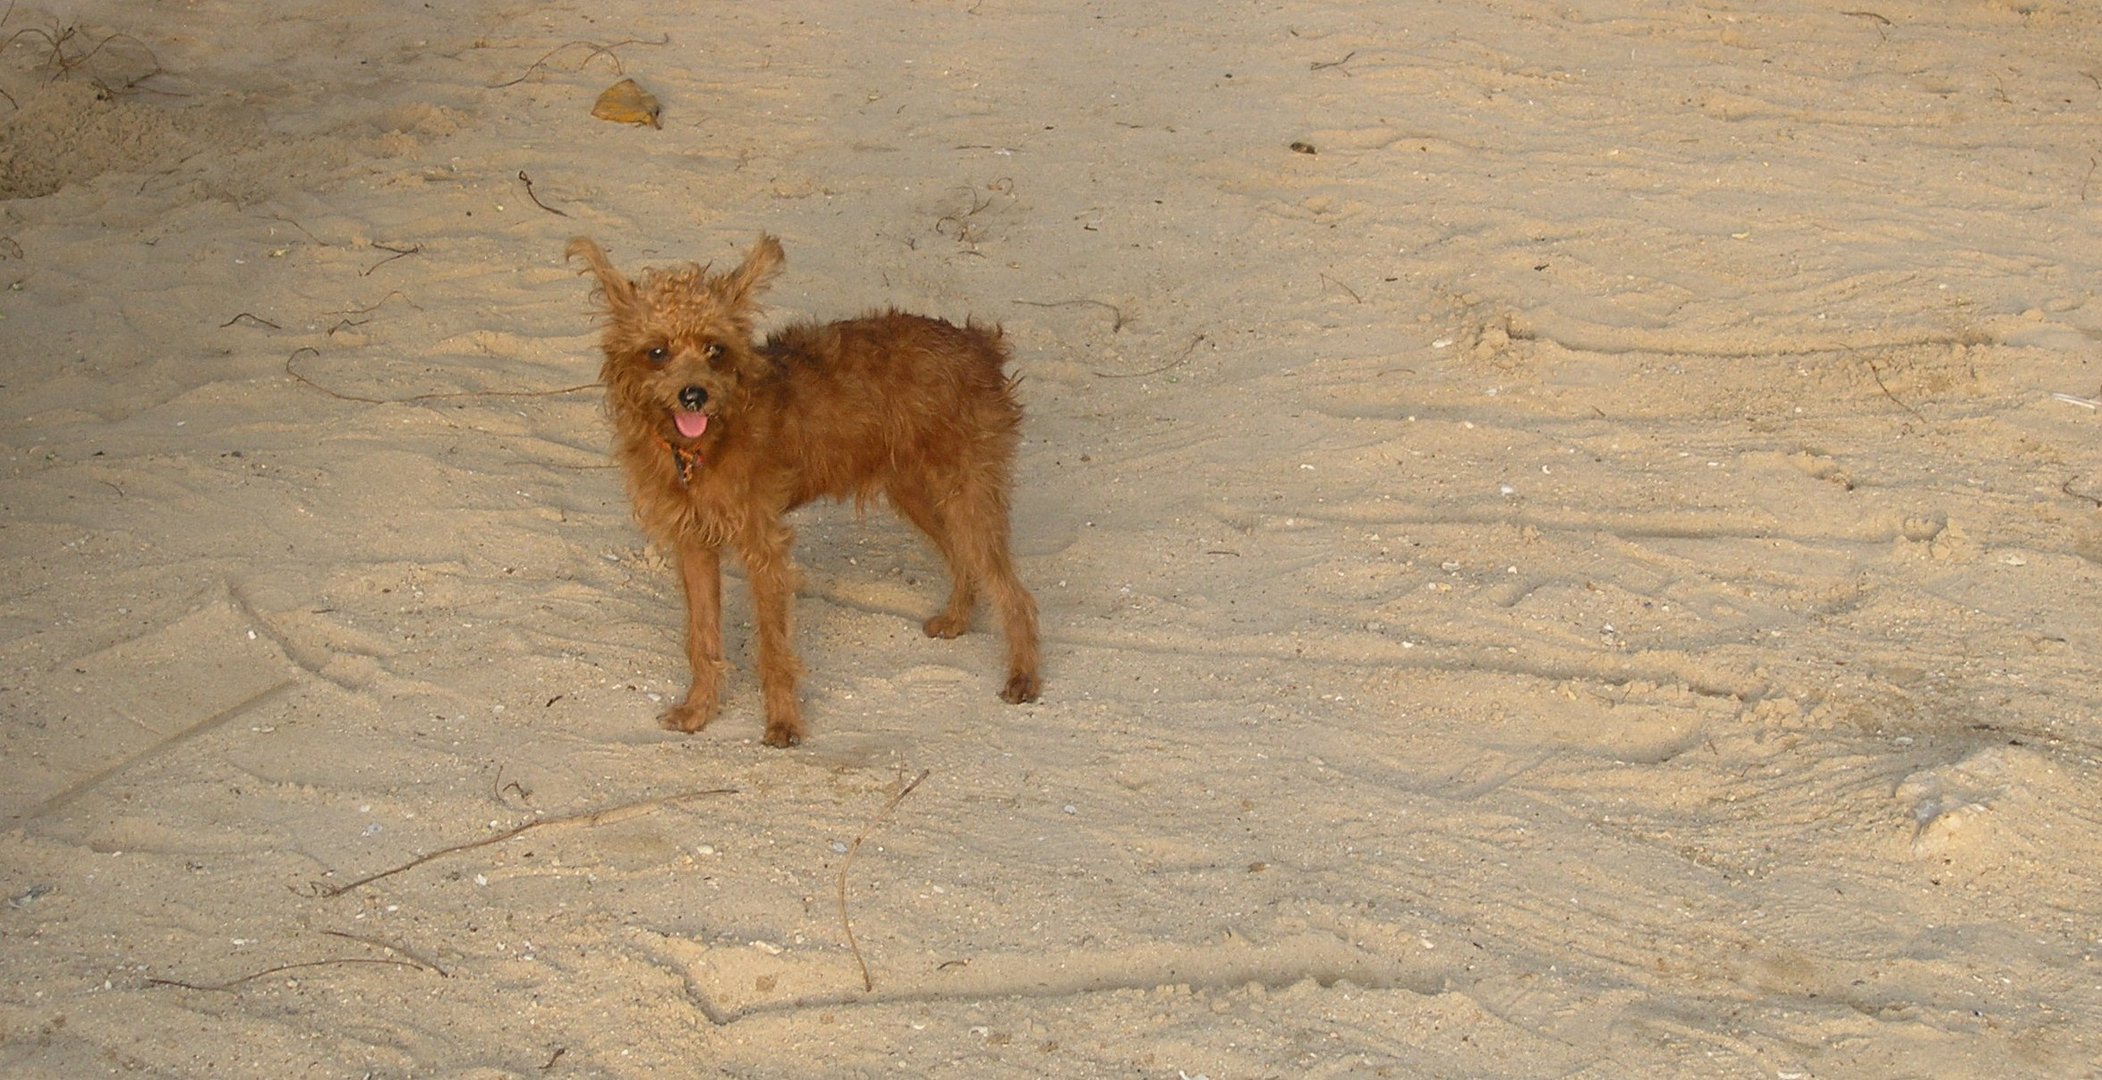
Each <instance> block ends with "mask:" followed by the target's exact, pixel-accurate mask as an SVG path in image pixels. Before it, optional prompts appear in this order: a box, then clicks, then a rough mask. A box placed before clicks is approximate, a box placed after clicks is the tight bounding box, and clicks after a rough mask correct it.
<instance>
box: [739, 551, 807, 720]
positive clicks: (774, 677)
mask: <svg viewBox="0 0 2102 1080" xmlns="http://www.w3.org/2000/svg"><path fill="white" fill-rule="evenodd" d="M753 532H754V534H755V535H752V536H749V537H747V539H746V543H745V545H744V563H745V573H746V576H747V577H748V578H749V579H750V582H751V586H752V608H753V614H754V615H755V617H756V621H757V623H758V628H757V629H758V638H759V688H760V690H761V692H762V693H763V694H764V696H765V697H766V740H765V741H766V745H768V746H794V745H796V744H797V743H800V742H802V741H803V710H802V708H801V706H799V705H797V704H796V680H797V679H798V678H800V677H801V676H802V674H803V665H802V664H801V662H799V661H798V660H797V659H796V652H795V644H794V642H793V641H792V640H791V639H790V637H789V615H790V609H791V608H793V607H794V605H795V594H796V569H795V564H794V563H793V562H792V561H791V560H790V558H789V546H790V545H791V544H792V543H793V542H794V539H795V533H794V532H793V531H792V530H790V529H789V527H788V526H786V525H782V524H779V523H778V522H777V523H774V524H770V525H761V526H757V527H755V529H754V530H753Z"/></svg>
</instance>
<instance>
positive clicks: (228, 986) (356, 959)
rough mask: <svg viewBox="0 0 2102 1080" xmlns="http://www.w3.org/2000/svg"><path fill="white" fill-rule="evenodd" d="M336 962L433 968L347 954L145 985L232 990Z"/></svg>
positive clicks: (159, 981) (158, 981) (166, 980)
mask: <svg viewBox="0 0 2102 1080" xmlns="http://www.w3.org/2000/svg"><path fill="white" fill-rule="evenodd" d="M336 964H385V965H387V966H389V967H405V968H414V969H416V970H418V971H424V970H435V969H427V968H425V966H424V965H422V964H412V963H410V962H408V961H407V960H380V959H375V958H373V957H369V956H347V957H339V958H337V959H334V960H308V961H307V962H305V963H302V964H279V965H278V966H276V967H273V968H264V969H263V970H261V971H252V972H249V973H248V974H246V975H243V976H241V977H240V978H238V979H231V980H228V981H226V982H223V983H193V982H184V981H182V980H181V979H147V980H146V985H148V986H180V987H182V988H183V989H185V990H232V989H233V988H234V987H236V986H239V985H241V984H242V983H246V982H254V981H255V980H257V979H260V978H263V977H265V976H269V975H276V974H278V973H280V972H285V971H298V970H299V969H300V968H314V967H330V966H333V965H336ZM441 974H442V973H441Z"/></svg>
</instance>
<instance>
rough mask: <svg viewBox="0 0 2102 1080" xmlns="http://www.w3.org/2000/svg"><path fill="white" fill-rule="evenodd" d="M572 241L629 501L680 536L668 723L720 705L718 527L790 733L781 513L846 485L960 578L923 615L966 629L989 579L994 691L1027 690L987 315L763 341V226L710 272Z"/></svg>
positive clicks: (1004, 390)
mask: <svg viewBox="0 0 2102 1080" xmlns="http://www.w3.org/2000/svg"><path fill="white" fill-rule="evenodd" d="M569 255H570V257H571V258H575V257H577V256H582V257H583V258H584V261H586V262H588V263H590V264H591V271H592V273H593V274H595V275H597V277H598V289H597V295H598V296H599V298H600V299H602V300H603V301H604V303H605V308H606V313H607V315H608V316H609V317H610V318H609V321H608V322H607V324H606V332H605V340H604V348H605V353H606V360H605V364H604V366H603V367H602V368H601V370H600V376H599V377H600V379H601V380H602V381H603V382H604V383H605V385H606V411H607V413H608V415H609V416H610V418H611V420H612V424H613V436H614V456H615V457H616V458H617V459H618V460H619V461H620V463H621V466H622V468H623V470H624V471H625V472H626V474H627V484H628V495H629V497H630V498H631V499H632V500H633V501H634V505H635V518H636V520H637V521H638V522H639V523H641V525H642V528H643V531H644V532H646V533H648V534H649V536H650V537H651V538H652V539H654V540H656V541H657V542H658V543H659V544H660V545H662V546H664V547H666V548H669V549H671V550H672V551H674V552H675V553H676V554H677V558H678V563H679V576H680V577H681V578H682V579H683V580H684V582H685V586H686V658H687V660H688V661H689V662H690V663H691V664H692V667H693V687H692V689H691V690H689V691H688V692H687V694H686V697H685V699H684V700H682V701H680V702H679V703H678V704H676V705H674V706H672V707H671V709H670V711H668V712H666V713H665V714H664V718H663V723H664V726H665V727H667V728H672V729H674V730H677V731H699V730H700V729H701V728H703V727H705V726H707V723H708V721H710V720H712V719H714V718H715V712H716V707H717V704H718V702H719V701H720V698H721V693H722V679H723V669H724V665H723V646H722V617H721V607H722V573H721V557H720V552H721V550H722V548H723V547H724V546H726V545H727V546H729V547H732V548H735V549H736V551H737V554H738V556H739V557H740V558H741V559H742V561H743V562H744V566H745V572H746V575H747V577H748V579H749V581H750V583H751V589H752V602H753V606H754V607H755V608H757V609H758V610H757V615H758V639H759V683H760V687H761V689H762V690H763V692H764V694H765V697H766V742H767V745H769V746H793V745H795V744H796V743H798V742H800V741H802V738H803V717H802V710H801V708H800V707H799V706H798V705H797V703H796V677H797V675H798V674H799V673H800V672H801V665H800V664H799V663H798V662H797V661H796V657H795V652H794V651H793V648H792V647H791V645H790V643H789V629H788V624H789V607H790V603H791V601H792V600H793V598H794V594H795V581H796V579H795V568H794V565H793V564H792V562H791V561H790V558H789V546H790V544H791V543H792V542H793V540H794V537H795V534H794V532H793V531H792V530H791V529H790V528H789V526H788V522H787V520H786V518H787V515H788V512H789V511H790V510H793V509H795V508H796V507H798V506H801V505H803V504H804V503H807V502H809V501H811V500H812V499H815V498H817V497H819V496H830V497H833V498H839V499H844V498H847V497H850V496H851V497H852V498H853V499H854V500H855V502H856V503H857V504H858V503H864V502H866V501H867V500H868V499H870V498H872V497H874V496H876V495H878V494H880V495H882V496H884V497H885V498H887V499H888V500H890V504H891V506H892V507H894V508H896V509H897V511H898V512H899V514H901V515H903V516H904V517H905V519H906V520H908V521H910V522H912V523H913V524H914V525H916V526H918V527H919V529H920V531H922V532H924V533H926V534H927V535H928V537H930V538H931V539H932V540H933V541H934V545H935V547H936V548H938V549H939V550H940V551H941V554H942V557H943V559H944V560H945V561H946V562H947V563H948V566H949V573H950V576H951V577H952V579H953V581H954V587H953V588H952V590H951V591H950V593H949V605H948V607H946V608H944V609H943V610H942V612H941V613H940V614H938V615H935V616H934V617H933V618H931V619H928V620H927V622H926V625H925V629H926V631H927V634H928V635H929V636H931V637H943V638H948V637H955V636H956V635H958V634H961V633H963V632H964V630H965V628H966V627H967V626H969V624H970V621H971V610H972V608H973V607H974V606H975V604H976V602H977V597H978V591H979V589H981V588H983V589H984V590H985V591H986V592H987V593H989V594H990V597H991V600H992V607H993V610H994V611H995V612H996V613H998V615H999V617H1000V622H1001V625H1002V627H1003V629H1004V631H1005V633H1006V635H1007V685H1006V687H1005V688H1003V689H1002V690H1001V691H1000V696H1001V697H1002V698H1003V699H1005V700H1007V701H1009V702H1016V703H1019V702H1024V701H1034V700H1036V696H1037V692H1038V690H1039V689H1040V688H1041V686H1042V682H1041V680H1040V679H1039V678H1038V677H1037V671H1036V665H1037V642H1036V601H1035V600H1034V599H1033V598H1031V597H1030V595H1029V590H1028V589H1026V588H1023V586H1022V582H1021V579H1019V578H1017V577H1016V576H1015V570H1014V559H1013V556H1012V555H1011V554H1010V553H1009V550H1008V542H1007V537H1008V524H1007V496H1008V489H1009V485H1010V476H1011V473H1012V471H1013V464H1014V453H1015V444H1016V443H1017V442H1018V441H1019V439H1020V426H1021V422H1022V408H1021V406H1020V405H1019V404H1017V403H1016V402H1015V398H1014V391H1013V384H1012V383H1011V382H1010V381H1009V379H1008V378H1007V376H1006V375H1005V374H1003V373H1002V371H1001V368H1002V366H1003V365H1004V364H1005V363H1006V361H1007V349H1006V347H1005V345H1003V344H1002V342H1001V340H1000V331H999V330H998V329H997V328H995V329H992V330H987V329H984V328H982V327H980V326H977V325H976V324H966V325H964V326H962V327H957V326H954V325H951V324H950V323H946V322H942V321H940V320H937V319H928V318H923V317H921V316H918V315H906V314H901V313H898V312H895V311H893V312H890V313H887V314H881V315H871V316H869V317H867V318H861V319H851V320H848V321H845V322H835V323H826V324H822V325H820V324H815V323H803V324H798V325H795V326H790V327H788V328H787V329H784V330H781V331H779V332H777V333H775V334H772V335H770V336H769V337H768V338H767V339H766V341H765V342H764V343H760V342H757V341H755V340H754V339H753V337H752V317H753V315H754V314H755V313H756V312H757V310H758V305H757V304H756V303H755V300H756V299H757V297H758V295H759V293H760V292H762V291H764V290H765V288H766V286H767V284H768V283H769V282H770V281H771V280H772V278H773V276H774V275H775V274H776V273H777V272H779V270H780V268H781V262H782V258H783V256H782V254H781V244H780V242H779V241H777V240H775V239H774V238H773V237H771V236H762V237H760V238H759V242H758V243H757V244H755V245H753V247H752V250H751V253H750V254H748V255H746V256H745V259H744V262H743V263H742V264H741V265H739V266H738V267H737V268H736V269H734V270H731V271H729V272H727V273H721V274H711V273H709V272H708V268H707V267H700V266H693V265H691V264H688V265H686V266H684V267H680V268H676V269H669V270H646V271H644V272H643V275H642V277H641V278H639V279H636V280H630V279H629V278H627V277H626V276H625V275H623V274H621V273H620V272H619V271H618V270H615V269H614V268H613V264H612V263H611V262H610V261H608V260H607V258H606V254H605V252H603V251H600V250H599V246H598V245H597V244H595V243H593V242H592V241H590V240H589V239H587V238H584V237H578V238H576V239H575V240H572V241H570V244H569Z"/></svg>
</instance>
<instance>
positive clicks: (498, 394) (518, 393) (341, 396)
mask: <svg viewBox="0 0 2102 1080" xmlns="http://www.w3.org/2000/svg"><path fill="white" fill-rule="evenodd" d="M301 353H313V354H314V355H315V356H320V355H321V350H320V349H317V348H315V347H313V346H312V345H302V346H300V347H299V348H297V349H294V350H292V355H290V356H287V357H285V374H287V375H290V376H292V377H293V378H295V379H298V380H299V381H300V382H303V383H305V384H307V385H308V386H311V387H313V388H314V389H316V390H319V391H321V392H322V393H324V394H327V395H328V396H330V397H332V398H335V399H336V400H338V401H355V402H359V403H360V404H364V405H406V404H408V403H410V402H415V401H444V400H447V399H451V398H530V397H560V396H561V395H563V394H575V393H581V392H583V391H585V390H596V389H598V388H599V384H598V383H582V384H579V385H577V386H565V387H562V388H561V389H559V390H449V391H445V392H443V393H432V394H410V395H409V396H408V397H398V398H374V397H360V396H359V395H357V394H346V393H343V392H342V391H340V390H331V389H329V388H328V387H326V386H323V385H321V384H320V383H317V382H315V381H314V380H312V379H309V378H307V377H306V376H304V375H301V374H300V373H299V372H298V371H297V370H296V369H294V368H293V367H292V362H293V361H295V360H297V359H299V357H300V354H301Z"/></svg>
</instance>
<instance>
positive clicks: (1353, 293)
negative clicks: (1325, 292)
mask: <svg viewBox="0 0 2102 1080" xmlns="http://www.w3.org/2000/svg"><path fill="white" fill-rule="evenodd" d="M1321 280H1323V281H1326V282H1328V283H1329V284H1330V285H1334V286H1335V287H1336V288H1338V289H1341V290H1343V291H1344V292H1347V293H1349V294H1350V299H1351V300H1352V301H1353V302H1355V303H1359V304H1362V303H1364V302H1365V298H1364V297H1362V296H1359V295H1358V291H1357V290H1356V289H1353V288H1351V287H1350V286H1348V285H1345V284H1343V283H1342V282H1340V281H1337V280H1336V279H1335V278H1332V277H1329V276H1328V275H1327V274H1322V275H1321Z"/></svg>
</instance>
